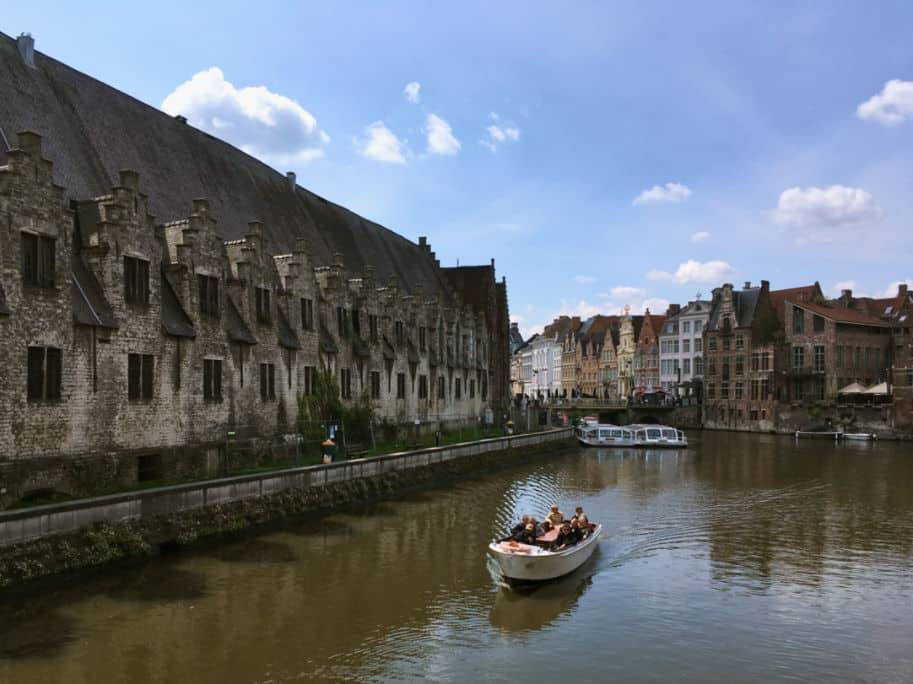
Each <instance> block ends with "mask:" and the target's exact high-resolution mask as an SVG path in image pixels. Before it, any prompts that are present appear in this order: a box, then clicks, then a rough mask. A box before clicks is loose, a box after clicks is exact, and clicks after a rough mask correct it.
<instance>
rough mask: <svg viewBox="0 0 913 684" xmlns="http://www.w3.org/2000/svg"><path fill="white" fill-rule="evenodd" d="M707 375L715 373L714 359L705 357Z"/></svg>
mask: <svg viewBox="0 0 913 684" xmlns="http://www.w3.org/2000/svg"><path fill="white" fill-rule="evenodd" d="M707 375H716V359H707Z"/></svg>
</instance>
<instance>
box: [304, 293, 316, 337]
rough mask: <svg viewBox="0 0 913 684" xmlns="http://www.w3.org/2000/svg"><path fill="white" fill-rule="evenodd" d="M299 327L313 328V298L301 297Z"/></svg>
mask: <svg viewBox="0 0 913 684" xmlns="http://www.w3.org/2000/svg"><path fill="white" fill-rule="evenodd" d="M301 327H302V328H303V329H304V330H313V329H314V300H313V299H308V298H306V297H305V298H302V300H301Z"/></svg>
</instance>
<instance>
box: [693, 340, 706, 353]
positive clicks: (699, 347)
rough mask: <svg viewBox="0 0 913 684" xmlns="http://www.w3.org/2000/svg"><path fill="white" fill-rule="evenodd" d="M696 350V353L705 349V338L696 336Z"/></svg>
mask: <svg viewBox="0 0 913 684" xmlns="http://www.w3.org/2000/svg"><path fill="white" fill-rule="evenodd" d="M694 351H695V353H698V352H703V351H704V340H703V339H702V338H700V337H695V338H694Z"/></svg>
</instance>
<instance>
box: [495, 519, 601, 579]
mask: <svg viewBox="0 0 913 684" xmlns="http://www.w3.org/2000/svg"><path fill="white" fill-rule="evenodd" d="M601 533H602V525H596V527H595V529H594V530H593V531H592V532H591V533H590V536H589V537H587V538H586V539H584V540H583V541H582V542H578V543H577V544H574V545H573V546H568V547H567V548H565V549H562V550H561V551H546V550H545V549H543V548H541V547H539V546H530V545H529V544H521V543H520V542H514V541H504V542H499V541H493V542H491V544H489V545H488V552H489V553H490V554H491V555H492V557H493V558H494V559H495V561H496V562H497V564H498V569H499V570H500V571H501V576H502V577H504V578H505V579H508V580H512V581H515V582H543V581H545V580H552V579H557V578H558V577H564V576H565V575H569V574H570V573H572V572H574V570H576V569H577V568H579V567H580V566H581V565H583V564H584V563H585V562H586V561H587V559H589V557H590V556H592V555H593V551H595V550H596V540H597V539H598V538H599V535H600V534H601Z"/></svg>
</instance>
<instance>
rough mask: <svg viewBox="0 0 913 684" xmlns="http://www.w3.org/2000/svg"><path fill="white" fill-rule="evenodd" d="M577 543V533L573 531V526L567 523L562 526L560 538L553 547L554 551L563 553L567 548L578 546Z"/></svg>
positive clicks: (559, 533)
mask: <svg viewBox="0 0 913 684" xmlns="http://www.w3.org/2000/svg"><path fill="white" fill-rule="evenodd" d="M577 541H578V539H577V533H576V532H574V531H573V530H572V529H571V524H570V523H569V522H566V523H564V524H563V525H561V530H560V531H559V532H558V537H557V538H556V539H555V543H554V544H553V545H552V550H553V551H563V550H564V549H566V548H567V547H569V546H573V545H574V544H576V543H577Z"/></svg>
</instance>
